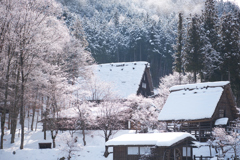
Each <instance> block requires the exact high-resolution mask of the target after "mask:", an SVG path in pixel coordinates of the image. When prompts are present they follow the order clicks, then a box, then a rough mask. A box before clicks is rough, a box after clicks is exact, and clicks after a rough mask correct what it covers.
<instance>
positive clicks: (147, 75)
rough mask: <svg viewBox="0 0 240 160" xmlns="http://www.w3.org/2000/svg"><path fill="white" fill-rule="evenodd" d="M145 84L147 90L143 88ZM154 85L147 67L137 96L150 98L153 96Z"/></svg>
mask: <svg viewBox="0 0 240 160" xmlns="http://www.w3.org/2000/svg"><path fill="white" fill-rule="evenodd" d="M143 83H145V84H146V88H144V87H143ZM153 94H154V93H153V84H152V78H151V74H150V69H149V68H147V67H146V69H145V71H144V74H143V77H142V79H141V82H140V84H139V88H138V91H137V95H142V96H144V97H148V96H151V95H153Z"/></svg>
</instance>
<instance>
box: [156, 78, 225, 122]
mask: <svg viewBox="0 0 240 160" xmlns="http://www.w3.org/2000/svg"><path fill="white" fill-rule="evenodd" d="M227 84H229V82H228V81H223V82H208V83H197V84H187V85H178V86H173V87H171V88H170V91H171V93H170V95H169V96H168V99H167V101H166V103H165V105H164V107H163V109H162V111H161V112H160V114H159V116H158V120H160V121H169V120H195V119H204V118H211V117H212V115H213V113H214V111H215V108H216V106H217V104H218V101H219V100H220V98H221V95H222V92H223V86H225V85H227Z"/></svg>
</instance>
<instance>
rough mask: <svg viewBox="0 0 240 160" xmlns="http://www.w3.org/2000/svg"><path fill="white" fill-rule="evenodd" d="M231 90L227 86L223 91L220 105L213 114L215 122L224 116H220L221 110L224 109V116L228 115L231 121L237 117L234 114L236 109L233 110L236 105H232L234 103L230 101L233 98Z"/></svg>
mask: <svg viewBox="0 0 240 160" xmlns="http://www.w3.org/2000/svg"><path fill="white" fill-rule="evenodd" d="M226 87H227V86H226ZM229 92H230V91H229V88H226V89H225V90H224V91H223V94H222V96H221V99H220V100H219V102H218V105H217V107H216V110H215V112H214V114H213V116H212V120H213V122H215V121H216V120H217V119H219V118H222V117H220V116H219V111H220V110H224V117H228V118H229V121H232V120H234V119H236V117H235V116H234V115H235V114H234V110H233V108H234V107H235V106H232V104H231V102H230V101H231V99H230V97H229V95H228V94H230V93H229ZM232 99H233V97H232Z"/></svg>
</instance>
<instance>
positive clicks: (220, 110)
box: [219, 109, 224, 118]
mask: <svg viewBox="0 0 240 160" xmlns="http://www.w3.org/2000/svg"><path fill="white" fill-rule="evenodd" d="M223 117H224V110H223V109H219V118H223Z"/></svg>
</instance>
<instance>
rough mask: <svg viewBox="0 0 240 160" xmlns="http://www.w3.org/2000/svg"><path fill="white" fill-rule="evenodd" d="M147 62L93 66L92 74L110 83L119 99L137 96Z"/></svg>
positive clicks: (147, 66) (147, 65)
mask: <svg viewBox="0 0 240 160" xmlns="http://www.w3.org/2000/svg"><path fill="white" fill-rule="evenodd" d="M149 67H150V65H149V63H148V62H144V61H140V62H122V63H106V64H99V65H93V66H92V68H93V73H94V75H95V76H96V77H97V78H99V80H101V81H103V82H107V83H110V84H111V86H112V88H113V90H114V92H116V93H117V94H118V95H119V96H120V97H121V98H127V97H128V96H129V95H131V94H135V95H136V94H137V92H138V89H139V85H140V83H141V80H142V77H143V74H144V72H145V69H146V68H149Z"/></svg>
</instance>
